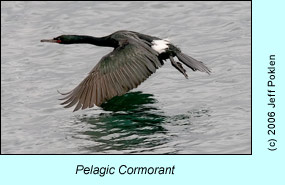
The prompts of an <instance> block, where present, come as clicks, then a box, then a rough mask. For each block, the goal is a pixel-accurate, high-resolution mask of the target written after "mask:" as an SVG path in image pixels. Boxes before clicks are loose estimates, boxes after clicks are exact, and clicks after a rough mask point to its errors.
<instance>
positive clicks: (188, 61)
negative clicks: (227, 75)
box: [176, 52, 211, 74]
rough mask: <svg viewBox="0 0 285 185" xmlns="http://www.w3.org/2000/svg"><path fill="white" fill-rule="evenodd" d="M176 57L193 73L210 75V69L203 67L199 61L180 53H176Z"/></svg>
mask: <svg viewBox="0 0 285 185" xmlns="http://www.w3.org/2000/svg"><path fill="white" fill-rule="evenodd" d="M176 57H177V58H178V59H179V60H180V61H181V62H182V63H183V64H185V65H186V66H188V67H189V68H191V69H192V70H193V71H196V70H198V71H201V72H206V73H208V74H210V72H211V71H210V69H209V68H208V67H206V66H205V64H204V63H203V62H201V61H198V60H196V59H194V58H192V57H190V56H188V55H186V54H184V53H182V52H176Z"/></svg>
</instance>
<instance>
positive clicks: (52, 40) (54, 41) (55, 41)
mask: <svg viewBox="0 0 285 185" xmlns="http://www.w3.org/2000/svg"><path fill="white" fill-rule="evenodd" d="M41 42H53V43H57V40H54V39H43V40H41Z"/></svg>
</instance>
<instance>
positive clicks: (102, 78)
mask: <svg viewBox="0 0 285 185" xmlns="http://www.w3.org/2000/svg"><path fill="white" fill-rule="evenodd" d="M41 42H51V43H58V44H93V45H96V46H102V47H113V48H114V50H113V51H112V52H110V53H108V54H107V55H105V56H104V57H103V58H102V59H101V60H100V61H99V62H98V63H97V65H96V66H95V67H94V68H93V69H92V70H91V71H90V72H89V74H88V76H87V77H86V78H85V79H84V80H83V81H82V82H81V83H80V84H79V85H78V86H77V87H75V88H74V89H73V90H72V91H70V92H68V93H61V94H62V95H65V97H64V98H61V99H60V100H65V101H64V102H62V103H61V105H65V108H69V107H72V106H74V105H76V106H75V109H74V111H77V110H79V109H80V108H81V109H86V108H87V107H89V108H91V107H93V106H94V105H97V106H100V105H101V104H102V103H104V102H105V101H107V100H110V99H112V98H113V97H115V96H121V95H123V94H125V93H127V92H128V91H129V90H131V89H133V88H136V87H137V86H138V85H139V84H141V83H142V82H143V81H145V80H146V79H147V78H148V77H149V76H150V75H151V74H153V73H155V71H156V69H158V68H159V67H161V66H162V65H163V64H164V62H165V60H167V59H169V60H170V62H171V64H172V66H174V67H175V68H176V69H177V70H178V71H179V72H181V73H182V74H183V75H184V76H185V78H188V76H187V74H186V70H185V69H184V68H183V66H182V64H181V63H180V62H177V61H175V60H174V57H177V58H178V60H179V61H181V62H182V63H183V64H184V65H186V66H187V67H189V68H190V69H192V70H193V71H197V70H198V71H201V72H206V73H208V74H210V70H209V69H208V68H207V67H206V66H205V65H204V64H203V63H202V62H200V61H198V60H196V59H194V58H192V57H190V56H189V55H186V54H184V53H182V52H181V50H180V49H179V48H178V47H177V46H175V45H173V44H172V43H171V42H170V41H169V40H168V39H160V38H158V37H154V36H150V35H145V34H141V33H138V32H134V31H127V30H122V31H117V32H114V33H112V34H110V35H108V36H105V37H92V36H85V35H61V36H58V37H55V38H53V39H44V40H41Z"/></svg>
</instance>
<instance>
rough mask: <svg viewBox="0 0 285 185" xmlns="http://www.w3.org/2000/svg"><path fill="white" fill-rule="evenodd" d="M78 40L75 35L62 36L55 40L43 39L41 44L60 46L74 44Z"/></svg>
mask: <svg viewBox="0 0 285 185" xmlns="http://www.w3.org/2000/svg"><path fill="white" fill-rule="evenodd" d="M77 39H78V38H77V37H76V36H75V35H61V36H58V37H55V38H53V39H43V40H41V42H52V43H59V44H73V43H74V42H75V41H76V40H77Z"/></svg>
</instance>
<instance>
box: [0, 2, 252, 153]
mask: <svg viewBox="0 0 285 185" xmlns="http://www.w3.org/2000/svg"><path fill="white" fill-rule="evenodd" d="M250 20H251V17H250V2H72V3H67V2H1V123H2V124H1V137H2V138H1V139H2V142H1V148H2V153H5V154H8V153H86V154H87V153H152V154H166V153H168V154H181V153H184V154H202V153H203V154H213V153H214V154H228V153H235V154H248V153H250V148H251V133H250V128H251V117H250V115H251V113H250V112H251V104H250V94H251V92H250V91H251V75H250V73H251V47H250V39H251V35H250V29H251V21H250ZM121 29H126V30H133V31H138V32H141V33H145V34H150V35H154V36H159V37H162V38H167V37H168V38H170V39H171V41H172V42H173V43H175V44H176V45H178V46H179V47H180V48H181V49H182V51H184V52H185V53H187V54H189V55H191V56H193V57H194V58H196V59H198V60H201V61H203V62H204V63H205V64H206V65H207V66H208V67H209V68H211V70H212V74H211V75H207V74H205V73H201V72H192V71H191V70H187V71H188V75H189V79H188V80H187V79H185V78H184V76H183V75H182V74H180V73H179V72H178V71H177V70H176V69H174V68H173V67H172V66H171V65H170V63H169V62H167V63H166V64H165V65H164V66H163V67H162V68H161V69H159V70H158V71H157V72H156V73H155V74H154V75H152V76H151V77H150V78H149V79H148V80H147V81H145V82H144V83H142V84H141V85H140V86H139V87H138V88H136V89H134V90H132V91H131V92H129V93H127V94H125V95H124V96H122V97H116V98H114V99H112V100H111V101H109V102H107V103H105V104H104V105H103V106H102V108H99V107H93V108H91V109H88V110H83V111H78V112H75V113H73V112H72V110H73V109H64V108H62V106H60V105H59V103H60V101H59V100H58V98H61V96H60V95H59V94H58V93H57V90H60V91H63V92H66V91H69V90H71V89H73V88H74V87H75V86H76V85H77V84H78V83H80V81H81V80H82V79H83V78H84V77H85V76H86V75H87V73H88V72H89V71H90V70H91V69H92V68H93V66H94V65H95V64H96V63H97V62H98V61H99V60H100V58H101V57H102V56H104V55H105V54H107V53H108V52H110V51H111V50H112V49H111V48H102V47H94V46H92V45H68V46H67V45H58V44H47V43H40V42H39V41H40V40H41V39H47V38H53V37H56V36H59V35H62V34H85V35H93V36H104V35H107V34H110V33H112V32H114V31H117V30H121Z"/></svg>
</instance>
